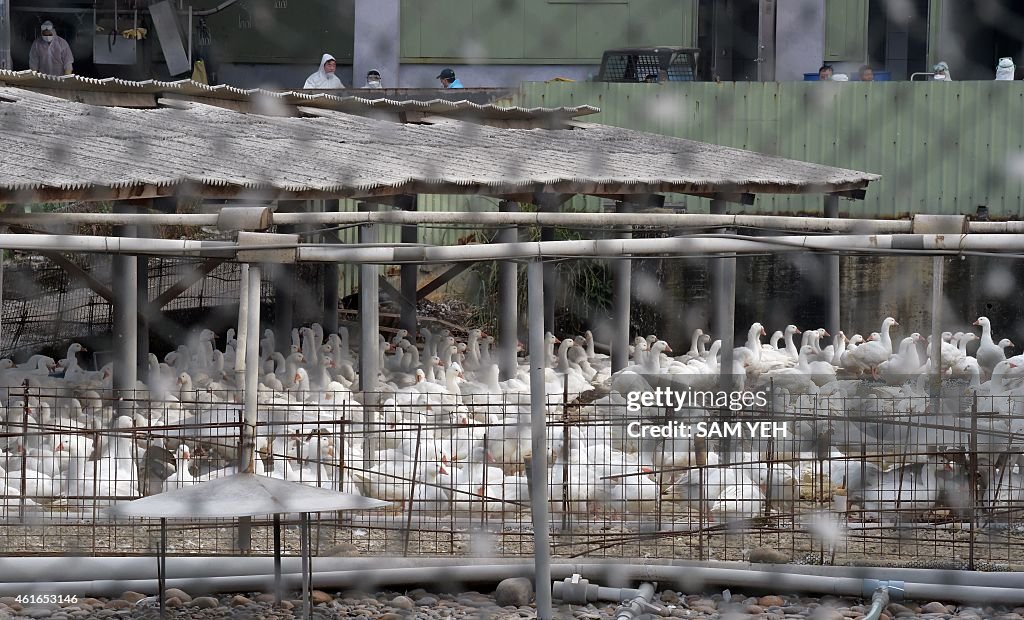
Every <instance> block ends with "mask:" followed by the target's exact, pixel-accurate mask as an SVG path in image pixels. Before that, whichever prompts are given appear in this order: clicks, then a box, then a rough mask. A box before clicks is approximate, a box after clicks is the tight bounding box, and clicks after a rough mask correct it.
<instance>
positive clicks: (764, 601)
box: [757, 594, 786, 607]
mask: <svg viewBox="0 0 1024 620" xmlns="http://www.w3.org/2000/svg"><path fill="white" fill-rule="evenodd" d="M757 604H758V605H760V606H761V607H785V605H786V599H784V598H782V597H781V596H775V595H774V594H772V595H769V596H762V597H761V598H759V599H757Z"/></svg>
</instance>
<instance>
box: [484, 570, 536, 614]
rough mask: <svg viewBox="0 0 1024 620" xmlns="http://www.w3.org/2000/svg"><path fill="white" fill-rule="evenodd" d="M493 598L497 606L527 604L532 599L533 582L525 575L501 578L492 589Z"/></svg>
mask: <svg viewBox="0 0 1024 620" xmlns="http://www.w3.org/2000/svg"><path fill="white" fill-rule="evenodd" d="M494 599H495V601H496V602H497V603H498V606H499V607H506V606H508V605H512V606H514V607H521V606H523V605H529V604H530V601H531V600H532V599H533V582H531V581H530V580H529V579H527V578H526V577H512V578H511V579H503V580H502V581H501V583H499V584H498V587H497V589H495V591H494Z"/></svg>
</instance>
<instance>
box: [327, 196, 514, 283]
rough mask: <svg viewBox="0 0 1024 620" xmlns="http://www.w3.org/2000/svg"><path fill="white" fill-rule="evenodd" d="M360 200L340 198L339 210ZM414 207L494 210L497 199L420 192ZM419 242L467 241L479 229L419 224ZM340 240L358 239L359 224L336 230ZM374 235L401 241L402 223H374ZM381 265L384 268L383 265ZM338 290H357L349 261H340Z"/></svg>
mask: <svg viewBox="0 0 1024 620" xmlns="http://www.w3.org/2000/svg"><path fill="white" fill-rule="evenodd" d="M359 202H360V201H356V200H340V201H338V210H339V211H344V212H355V211H358V206H359ZM316 208H317V209H322V208H323V206H322V202H320V201H318V204H317V206H316ZM390 208H391V207H387V206H382V207H381V210H388V209H390ZM417 208H418V209H419V210H420V211H497V210H498V200H497V199H496V198H489V197H487V196H439V195H430V194H422V195H420V196H419V199H418V203H417ZM418 232H419V234H418V237H419V242H420V243H426V244H431V245H457V244H459V243H460V242H466V241H467V239H466V237H467V236H468V235H472V234H474V233H480V232H481V231H480V230H479V229H476V228H457V227H453V226H427V225H422V226H419V228H418ZM339 236H340V237H341V241H342V242H343V243H358V241H359V228H358V227H357V226H351V227H348V228H345V229H342V230H341V231H339ZM377 239H378V242H379V243H395V244H397V243H401V241H402V227H401V226H398V225H394V224H380V225H379V226H378V227H377ZM382 269H383V268H382ZM340 282H341V283H340V288H339V293H340V294H341V295H342V296H343V297H344V296H345V295H351V294H352V293H355V292H357V291H358V290H359V266H358V265H351V264H342V265H341V274H340Z"/></svg>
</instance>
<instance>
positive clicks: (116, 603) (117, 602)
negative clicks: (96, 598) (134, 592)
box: [106, 598, 132, 609]
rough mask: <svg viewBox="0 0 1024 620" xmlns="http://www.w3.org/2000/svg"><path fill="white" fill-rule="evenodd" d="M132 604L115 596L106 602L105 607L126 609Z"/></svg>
mask: <svg viewBox="0 0 1024 620" xmlns="http://www.w3.org/2000/svg"><path fill="white" fill-rule="evenodd" d="M131 606H132V604H131V603H129V602H128V601H126V600H124V599H123V598H115V599H114V600H112V601H110V602H108V603H107V604H106V608H107V609H128V608H129V607H131Z"/></svg>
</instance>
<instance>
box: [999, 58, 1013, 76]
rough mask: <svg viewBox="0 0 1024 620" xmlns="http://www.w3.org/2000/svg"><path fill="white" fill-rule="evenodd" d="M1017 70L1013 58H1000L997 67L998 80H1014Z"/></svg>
mask: <svg viewBox="0 0 1024 620" xmlns="http://www.w3.org/2000/svg"><path fill="white" fill-rule="evenodd" d="M1015 69H1016V67H1015V66H1014V64H1013V59H1012V58H1000V59H999V64H998V65H996V79H997V80H999V81H1009V80H1012V79H1013V73H1014V70H1015Z"/></svg>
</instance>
